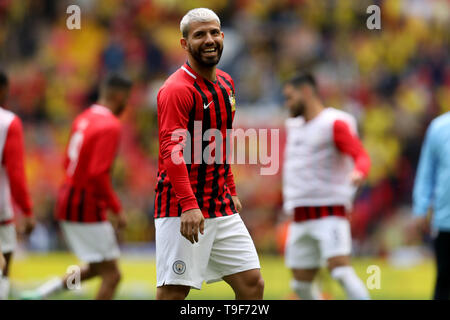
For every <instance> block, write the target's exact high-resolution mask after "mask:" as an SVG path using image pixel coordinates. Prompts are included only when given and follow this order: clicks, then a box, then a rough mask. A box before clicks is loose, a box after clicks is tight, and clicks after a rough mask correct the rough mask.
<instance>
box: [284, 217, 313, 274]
mask: <svg viewBox="0 0 450 320" xmlns="http://www.w3.org/2000/svg"><path fill="white" fill-rule="evenodd" d="M310 228H311V222H293V223H291V224H290V226H289V230H288V238H287V242H286V248H285V249H286V250H285V263H286V266H287V267H288V268H290V269H295V270H311V269H313V270H314V269H317V268H319V267H320V262H321V260H320V250H319V245H318V242H317V241H316V240H315V239H314V238H312V237H311V236H310Z"/></svg>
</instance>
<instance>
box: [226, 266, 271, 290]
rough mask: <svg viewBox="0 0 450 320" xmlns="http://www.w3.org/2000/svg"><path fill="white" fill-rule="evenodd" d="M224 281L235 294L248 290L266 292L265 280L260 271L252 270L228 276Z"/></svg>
mask: <svg viewBox="0 0 450 320" xmlns="http://www.w3.org/2000/svg"><path fill="white" fill-rule="evenodd" d="M223 280H224V281H225V282H226V283H228V284H229V285H230V286H231V287H232V288H233V290H234V292H240V293H243V292H246V290H249V289H253V288H256V289H257V290H260V291H261V292H262V291H263V290H264V280H263V278H262V276H261V271H260V269H251V270H246V271H242V272H238V273H234V274H230V275H228V276H224V277H223Z"/></svg>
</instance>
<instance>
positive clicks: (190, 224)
mask: <svg viewBox="0 0 450 320" xmlns="http://www.w3.org/2000/svg"><path fill="white" fill-rule="evenodd" d="M204 229H205V218H204V217H203V213H202V211H201V210H200V209H191V210H188V211H185V212H183V213H182V214H181V226H180V232H181V234H182V235H183V237H185V238H186V239H188V240H189V241H190V242H191V243H192V244H194V243H195V242H198V232H199V231H200V233H201V234H203V232H204Z"/></svg>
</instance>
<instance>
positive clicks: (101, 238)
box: [61, 221, 120, 263]
mask: <svg viewBox="0 0 450 320" xmlns="http://www.w3.org/2000/svg"><path fill="white" fill-rule="evenodd" d="M61 228H62V230H63V234H64V236H65V239H66V241H67V243H68V245H69V247H70V248H71V250H72V251H73V252H74V253H75V255H76V256H77V257H78V258H79V259H80V260H81V261H83V262H86V263H98V262H103V261H110V260H115V259H118V258H119V256H120V250H119V246H118V244H117V239H116V235H115V233H114V229H113V227H112V226H111V223H110V222H108V221H104V222H99V223H74V222H68V221H62V222H61Z"/></svg>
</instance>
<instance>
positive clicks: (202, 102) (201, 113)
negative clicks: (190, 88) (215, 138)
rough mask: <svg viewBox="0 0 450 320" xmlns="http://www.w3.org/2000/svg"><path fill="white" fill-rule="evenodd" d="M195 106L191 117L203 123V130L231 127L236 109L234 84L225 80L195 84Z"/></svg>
mask: <svg viewBox="0 0 450 320" xmlns="http://www.w3.org/2000/svg"><path fill="white" fill-rule="evenodd" d="M193 95H194V108H192V111H191V115H190V117H189V118H190V119H193V120H194V121H197V122H200V121H201V123H202V128H203V130H207V129H219V130H225V129H231V128H232V125H233V120H234V114H235V109H236V99H235V95H234V90H233V88H232V86H228V85H227V84H226V83H225V82H223V81H219V80H218V81H217V82H216V83H211V82H207V81H204V82H203V83H195V84H194V93H193Z"/></svg>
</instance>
